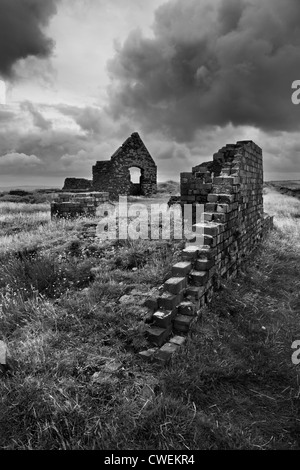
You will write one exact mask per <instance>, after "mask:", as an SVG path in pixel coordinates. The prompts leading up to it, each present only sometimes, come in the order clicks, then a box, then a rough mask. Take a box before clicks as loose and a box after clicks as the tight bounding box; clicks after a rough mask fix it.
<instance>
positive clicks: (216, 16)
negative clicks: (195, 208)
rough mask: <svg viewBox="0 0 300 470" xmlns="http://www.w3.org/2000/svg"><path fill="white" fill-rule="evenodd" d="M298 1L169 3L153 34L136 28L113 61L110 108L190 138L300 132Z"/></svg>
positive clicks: (190, 0)
mask: <svg viewBox="0 0 300 470" xmlns="http://www.w3.org/2000/svg"><path fill="white" fill-rule="evenodd" d="M299 22H300V8H299V0H286V1H285V2H282V0H264V1H263V2H261V1H260V0H215V1H214V2H211V1H208V0H186V1H185V2H182V1H180V0H176V1H169V2H167V3H166V4H164V5H162V6H161V7H159V8H158V9H157V11H156V14H155V22H154V25H153V32H154V37H153V38H147V37H144V36H143V34H142V33H141V31H140V30H135V31H133V32H132V33H131V34H130V35H129V36H128V38H127V40H126V41H125V43H124V44H123V46H122V47H121V46H116V53H115V57H114V58H113V59H112V60H110V61H109V63H108V71H109V74H110V79H111V84H110V87H109V98H110V112H111V114H112V116H114V118H118V117H119V116H123V117H124V116H125V117H127V119H131V120H133V121H135V122H137V123H140V125H141V126H142V127H143V129H144V130H145V132H152V131H157V130H160V131H161V132H162V133H164V135H166V136H169V137H170V138H175V139H176V140H177V141H183V142H186V141H190V140H192V139H193V137H194V135H195V133H196V132H197V130H199V129H203V128H209V127H211V126H221V127H224V126H226V125H228V124H233V125H234V126H242V125H244V126H254V127H258V128H262V129H264V130H266V131H273V130H280V131H284V130H295V129H299V124H300V115H299V109H298V108H297V106H294V105H293V104H292V102H291V94H292V92H291V84H292V82H293V81H294V80H295V79H297V78H299V76H298V74H299V47H300V29H299Z"/></svg>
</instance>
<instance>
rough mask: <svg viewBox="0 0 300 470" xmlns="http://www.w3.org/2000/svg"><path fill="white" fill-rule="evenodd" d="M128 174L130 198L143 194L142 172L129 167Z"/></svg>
mask: <svg viewBox="0 0 300 470" xmlns="http://www.w3.org/2000/svg"><path fill="white" fill-rule="evenodd" d="M129 173H130V182H131V190H130V194H131V195H132V196H141V195H142V194H143V191H142V170H141V169H140V168H137V167H131V168H129Z"/></svg>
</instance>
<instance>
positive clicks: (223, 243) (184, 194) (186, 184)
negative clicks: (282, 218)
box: [140, 141, 273, 362]
mask: <svg viewBox="0 0 300 470" xmlns="http://www.w3.org/2000/svg"><path fill="white" fill-rule="evenodd" d="M176 202H177V203H179V204H181V206H183V205H184V204H192V205H193V217H194V222H197V221H196V209H197V206H198V205H199V204H204V213H202V218H201V220H200V222H198V223H196V224H195V226H194V228H195V229H196V228H197V229H198V230H201V232H202V234H203V244H202V245H199V246H195V245H194V244H191V243H189V242H186V246H185V249H184V250H183V252H182V260H181V261H180V262H178V263H176V264H175V265H174V266H173V267H172V269H171V272H170V278H169V279H168V280H167V281H166V282H165V283H164V285H163V286H162V289H161V292H160V295H158V297H157V298H149V299H147V301H146V303H145V306H147V308H149V309H150V312H151V314H152V321H151V322H150V326H149V328H148V331H147V337H148V340H149V341H150V343H151V345H152V347H151V348H150V349H148V350H146V351H142V352H141V353H140V356H141V357H143V358H145V359H150V360H152V359H154V360H156V361H158V362H166V361H167V360H169V359H170V357H171V356H172V354H173V353H175V352H176V350H177V349H178V348H179V347H180V346H181V345H182V344H183V342H184V340H185V338H184V337H183V336H181V335H182V333H187V332H188V331H189V328H190V327H191V325H192V323H193V322H194V321H195V320H196V319H197V316H199V315H200V311H201V308H202V307H204V306H205V305H206V304H209V302H210V301H211V299H212V295H213V291H214V290H215V289H217V288H218V287H219V286H220V282H221V279H222V278H223V279H228V278H234V277H235V276H236V275H237V274H238V272H239V269H240V268H241V264H242V263H243V261H244V260H245V259H247V257H248V256H249V254H250V253H251V252H252V251H253V250H254V249H255V248H256V247H257V246H258V244H259V242H260V241H261V240H262V238H263V237H264V236H265V234H266V233H267V232H268V231H269V230H270V229H271V228H272V226H273V218H272V217H270V216H268V215H266V214H264V212H263V162H262V150H261V149H260V147H258V146H257V145H256V144H255V143H254V142H252V141H239V142H237V143H236V144H235V145H226V146H225V147H223V148H221V149H220V150H219V151H218V152H217V153H216V154H214V156H213V161H211V162H208V163H202V164H201V165H198V166H196V167H194V168H193V169H192V172H190V173H181V195H180V196H179V197H177V198H172V200H171V203H176ZM172 333H173V334H175V336H173V337H171V336H172ZM170 338H171V339H170Z"/></svg>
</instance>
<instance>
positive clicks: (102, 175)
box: [51, 132, 157, 218]
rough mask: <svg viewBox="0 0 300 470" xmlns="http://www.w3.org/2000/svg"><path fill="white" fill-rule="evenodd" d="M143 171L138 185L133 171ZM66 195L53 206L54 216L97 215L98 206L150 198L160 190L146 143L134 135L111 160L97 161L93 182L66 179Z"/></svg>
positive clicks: (52, 212)
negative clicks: (129, 198) (131, 198)
mask: <svg viewBox="0 0 300 470" xmlns="http://www.w3.org/2000/svg"><path fill="white" fill-rule="evenodd" d="M131 168H139V169H140V171H141V176H140V181H139V183H133V182H132V181H131V175H130V169H131ZM62 191H63V193H62V194H59V196H58V198H57V199H56V200H55V201H54V202H53V203H52V204H51V217H65V218H71V217H78V216H92V217H94V216H96V210H97V207H98V206H99V204H101V203H104V202H108V201H109V200H110V201H112V200H116V199H118V197H119V196H129V195H141V196H151V195H152V194H154V193H156V191H157V167H156V164H155V162H154V160H153V158H152V157H151V155H150V153H149V152H148V150H147V148H146V146H145V144H144V143H143V141H142V139H141V138H140V136H139V134H138V133H137V132H134V133H133V134H132V135H131V136H130V137H128V139H127V140H126V141H125V142H124V143H123V145H121V147H120V148H118V150H117V151H116V152H115V153H114V154H113V156H112V157H111V159H110V160H104V161H99V162H96V165H95V166H93V179H92V180H87V179H84V178H66V180H65V183H64V187H63V189H62Z"/></svg>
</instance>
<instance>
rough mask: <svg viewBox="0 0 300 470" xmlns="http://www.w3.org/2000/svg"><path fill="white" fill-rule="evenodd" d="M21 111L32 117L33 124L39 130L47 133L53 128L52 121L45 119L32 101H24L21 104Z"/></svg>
mask: <svg viewBox="0 0 300 470" xmlns="http://www.w3.org/2000/svg"><path fill="white" fill-rule="evenodd" d="M21 109H22V110H23V111H27V112H28V113H29V114H30V115H31V116H32V119H33V124H34V125H35V126H36V127H38V128H39V129H42V130H44V131H47V130H49V129H51V128H52V123H51V121H49V120H48V119H45V118H44V116H43V115H42V114H41V113H40V112H39V111H38V109H37V107H36V105H34V104H33V103H31V102H30V101H24V102H23V103H22V104H21Z"/></svg>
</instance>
